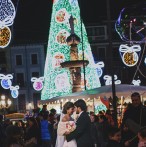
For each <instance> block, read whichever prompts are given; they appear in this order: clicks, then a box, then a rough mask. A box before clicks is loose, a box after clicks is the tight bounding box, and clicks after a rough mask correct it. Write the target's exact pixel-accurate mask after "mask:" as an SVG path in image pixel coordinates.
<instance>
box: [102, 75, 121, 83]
mask: <svg viewBox="0 0 146 147" xmlns="http://www.w3.org/2000/svg"><path fill="white" fill-rule="evenodd" d="M103 79H104V80H105V85H111V84H112V77H111V76H109V75H105V76H104V77H103ZM117 79H118V77H117V75H114V82H115V84H121V81H120V80H117Z"/></svg>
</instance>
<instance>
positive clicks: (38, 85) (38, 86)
mask: <svg viewBox="0 0 146 147" xmlns="http://www.w3.org/2000/svg"><path fill="white" fill-rule="evenodd" d="M43 81H44V77H39V78H36V77H32V78H31V82H34V83H33V88H34V89H35V90H36V91H40V90H42V89H43V86H44V84H43Z"/></svg>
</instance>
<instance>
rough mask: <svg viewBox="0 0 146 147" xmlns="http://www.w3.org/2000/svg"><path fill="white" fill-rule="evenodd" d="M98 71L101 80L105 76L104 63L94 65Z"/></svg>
mask: <svg viewBox="0 0 146 147" xmlns="http://www.w3.org/2000/svg"><path fill="white" fill-rule="evenodd" d="M94 67H95V68H96V70H97V74H98V77H99V78H100V77H101V76H102V74H103V70H102V68H103V67H104V62H102V61H100V62H98V63H96V64H95V65H94Z"/></svg>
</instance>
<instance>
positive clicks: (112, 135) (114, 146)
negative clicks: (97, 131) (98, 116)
mask: <svg viewBox="0 0 146 147" xmlns="http://www.w3.org/2000/svg"><path fill="white" fill-rule="evenodd" d="M108 134H109V140H108V143H107V146H106V147H124V145H123V144H122V143H121V131H120V129H119V128H117V127H111V128H109V132H108Z"/></svg>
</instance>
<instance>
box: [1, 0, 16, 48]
mask: <svg viewBox="0 0 146 147" xmlns="http://www.w3.org/2000/svg"><path fill="white" fill-rule="evenodd" d="M15 15H16V11H15V7H14V5H13V3H12V1H11V0H0V48H5V47H7V46H8V45H9V43H10V41H11V30H10V29H9V26H11V25H12V24H13V22H14V18H15Z"/></svg>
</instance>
